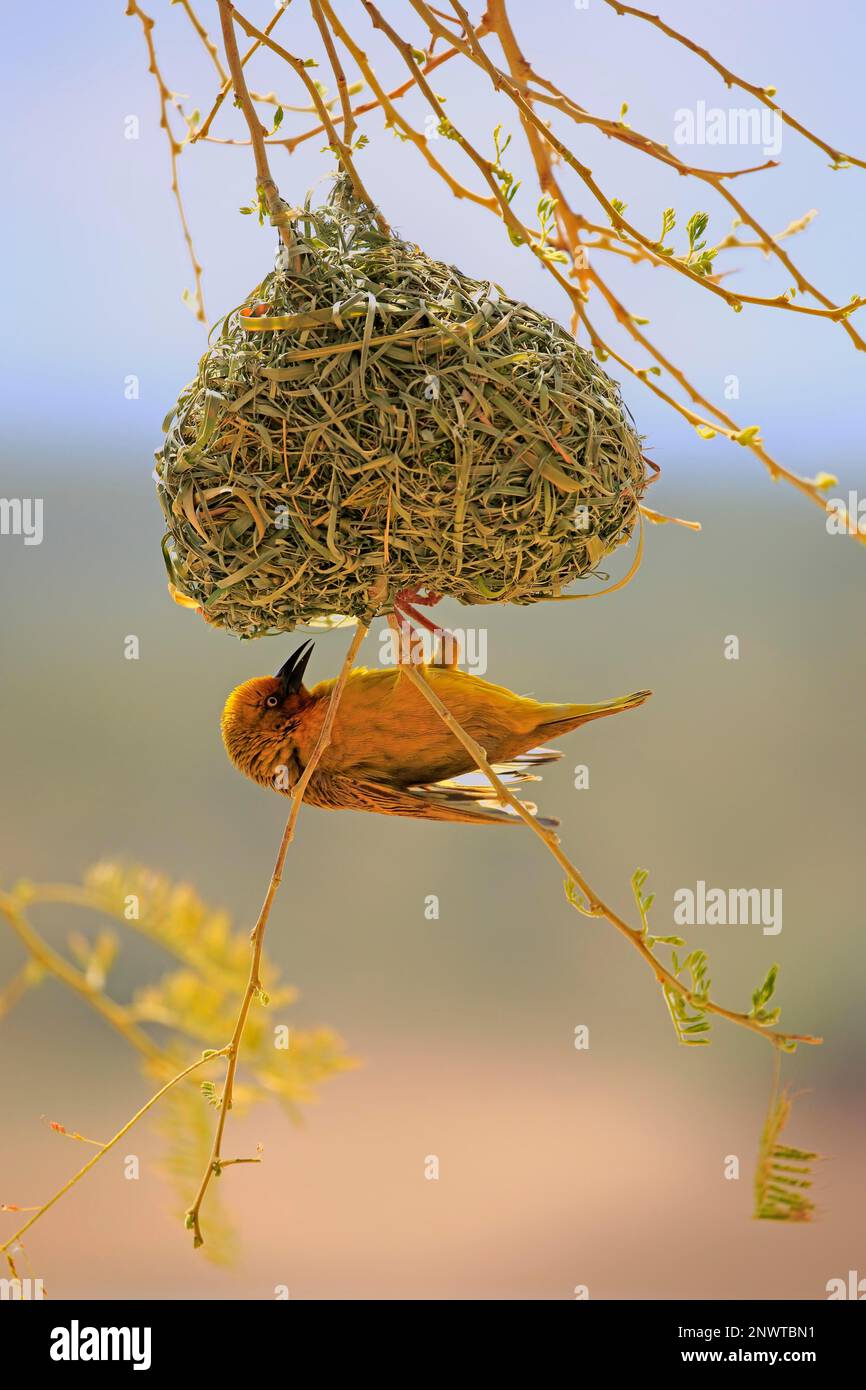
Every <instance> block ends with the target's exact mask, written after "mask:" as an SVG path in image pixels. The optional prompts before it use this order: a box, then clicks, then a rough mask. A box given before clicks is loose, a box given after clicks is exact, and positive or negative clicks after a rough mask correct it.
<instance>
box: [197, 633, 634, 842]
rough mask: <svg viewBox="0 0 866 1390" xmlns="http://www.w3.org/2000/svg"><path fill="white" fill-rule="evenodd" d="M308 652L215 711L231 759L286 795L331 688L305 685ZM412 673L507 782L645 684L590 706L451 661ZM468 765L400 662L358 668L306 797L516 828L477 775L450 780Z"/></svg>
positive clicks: (627, 702)
mask: <svg viewBox="0 0 866 1390" xmlns="http://www.w3.org/2000/svg"><path fill="white" fill-rule="evenodd" d="M312 650H313V643H312V642H305V643H304V644H303V646H301V647H299V648H298V649H297V651H295V652H293V654H292V655H291V656H290V657H289V659H288V661H287V662H286V663H285V665H284V666H281V667H280V669H279V671H278V672H277V674H276V675H275V676H256V677H254V678H253V679H252V680H248V681H245V682H244V684H243V685H239V686H238V687H237V689H236V690H233V691H232V693H231V695H230V696H229V698H228V700H227V701H226V704H225V708H224V710H223V714H222V736H223V742H224V743H225V746H226V751H227V752H228V755H229V757H230V758H231V760H232V762H233V763H234V765H235V767H237V768H238V769H239V771H241V772H243V773H244V775H245V776H247V777H251V778H252V780H253V781H254V782H258V783H260V784H261V786H263V787H270V788H272V789H274V790H276V791H280V792H283V793H285V794H286V795H290V794H291V791H292V788H293V787H294V785H295V783H296V782H297V781H298V778H299V777H300V776H301V773H302V772H303V770H304V768H305V767H306V765H307V762H308V760H309V758H310V757H311V755H312V752H313V749H314V748H315V746H316V741H317V739H318V737H319V732H320V730H321V727H322V722H323V720H324V718H325V714H326V712H327V709H328V701H329V699H330V696H331V691H332V690H333V687H334V681H332V680H329V681H322V682H321V684H319V685H316V686H314V687H313V689H312V690H308V689H307V688H306V687H305V685H304V684H303V679H304V672H305V670H306V668H307V663H308V661H309V659H310V656H311V654H312ZM421 672H422V674H423V676H424V679H425V680H426V681H427V682H428V683H429V685H430V686H431V687H432V689H433V690H434V691H435V693H436V694H437V695H438V696H439V698H440V699H441V700H442V702H443V704H445V705H446V706H447V707H448V709H449V710H450V712H451V713H452V714H453V715H454V717H455V719H456V720H457V721H458V723H459V724H461V725H462V726H463V728H464V729H465V730H466V732H467V733H468V734H470V735H471V736H472V738H474V739H475V740H476V741H477V742H478V743H480V745H481V747H482V748H484V749H485V750H486V753H487V759H488V761H489V762H490V763H491V764H492V765H493V767H494V769H495V771H496V772H497V773H498V774H499V775H501V776H503V778H504V780H506V781H507V782H509V781H510V782H513V781H529V780H532V781H535V780H537V779H536V778H535V776H534V774H533V769H534V768H536V767H537V766H539V765H540V764H542V763H547V762H551V761H553V760H554V759H555V758H558V757H560V756H561V755H560V754H559V753H558V752H557V751H556V750H555V749H550V748H539V747H538V746H537V745H538V744H539V743H541V742H543V740H545V739H549V738H559V737H560V736H561V735H562V734H567V733H570V731H571V730H572V729H576V728H578V726H579V725H581V724H586V723H588V722H589V721H590V720H591V719H601V718H603V717H604V716H605V715H609V714H618V713H619V712H620V711H621V710H627V709H634V708H635V707H636V706H637V705H642V704H643V702H644V700H646V699H647V698H648V697H649V695H650V693H651V692H650V691H649V690H639V691H637V692H636V693H635V694H634V695H626V696H624V697H623V698H622V699H618V700H603V701H602V702H601V703H600V704H596V705H555V704H540V703H539V702H538V701H537V700H528V699H524V698H523V697H522V696H520V695H514V694H513V693H512V692H511V691H510V690H506V689H505V688H504V687H503V686H501V685H491V684H490V683H489V682H488V681H484V680H481V679H480V678H479V677H478V676H470V675H467V674H466V673H464V672H462V671H458V670H457V669H456V667H454V666H437V665H430V666H423V667H421ZM472 772H477V769H476V767H475V764H474V762H473V761H472V759H471V758H470V756H469V754H468V753H467V752H466V750H465V748H464V747H463V746H462V744H461V743H459V742H458V740H457V739H456V738H455V736H454V734H453V733H451V731H450V730H449V729H448V728H447V727H446V726H445V724H444V723H443V722H442V720H441V719H440V718H439V715H438V714H437V713H436V711H435V710H434V709H432V708H431V706H430V705H429V704H428V702H427V701H426V700H425V699H424V697H423V695H422V694H421V693H420V691H419V690H417V689H416V687H415V686H414V685H412V683H411V682H410V680H409V679H408V677H407V676H406V675H405V674H403V673H402V671H401V669H400V667H399V666H396V667H388V668H383V669H381V670H374V671H369V670H367V669H365V668H364V667H358V668H356V669H355V670H353V671H351V672H350V673H349V677H348V680H347V681H346V685H345V688H344V690H343V695H342V699H341V700H340V704H339V706H338V708H337V713H336V717H335V720H334V725H333V729H332V734H331V742H330V744H329V746H328V747H327V748H326V750H325V752H324V754H323V756H322V759H321V761H320V762H319V763H318V764H317V766H316V770H315V772H314V773H313V775H312V777H311V778H310V782H309V785H308V786H307V789H306V791H305V793H304V800H305V801H308V802H310V803H311V804H312V805H314V806H321V807H324V808H326V809H330V810H354V811H378V812H379V813H380V814H382V815H387V816H414V817H416V818H418V819H422V820H437V821H462V822H464V823H467V824H472V825H519V824H520V823H521V822H520V819H519V817H517V816H515V815H514V814H513V813H512V812H511V811H510V810H504V809H502V808H501V807H500V806H499V805H498V803H497V802H496V794H495V792H494V791H493V789H492V788H491V787H490V784H489V783H488V781H487V779H486V778H485V777H483V776H482V775H481V774H477V776H478V779H479V780H478V782H477V784H475V785H473V784H472V783H471V782H461V781H457V780H456V779H458V778H463V777H464V776H465V774H467V773H472ZM491 798H492V800H491ZM533 809H534V808H533ZM542 823H544V822H542ZM547 824H555V822H547Z"/></svg>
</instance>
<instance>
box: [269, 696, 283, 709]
mask: <svg viewBox="0 0 866 1390" xmlns="http://www.w3.org/2000/svg"><path fill="white" fill-rule="evenodd" d="M279 703H280V701H279V696H277V695H269V696H268V698H267V699H266V700H265V708H266V709H276V707H277V705H278V704H279Z"/></svg>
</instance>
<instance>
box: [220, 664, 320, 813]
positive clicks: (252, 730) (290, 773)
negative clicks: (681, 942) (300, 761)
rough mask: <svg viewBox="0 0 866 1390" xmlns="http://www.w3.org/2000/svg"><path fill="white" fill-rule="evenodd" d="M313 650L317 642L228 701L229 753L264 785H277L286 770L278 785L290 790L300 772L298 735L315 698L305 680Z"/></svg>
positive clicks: (245, 685) (246, 683) (224, 724)
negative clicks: (295, 754) (296, 760)
mask: <svg viewBox="0 0 866 1390" xmlns="http://www.w3.org/2000/svg"><path fill="white" fill-rule="evenodd" d="M312 652H313V643H312V642H305V643H304V644H303V646H301V647H298V648H297V650H296V651H294V652H292V655H291V656H290V657H289V659H288V661H286V662H285V663H284V664H283V665H282V666H281V667H280V669H279V671H278V672H277V674H276V675H275V676H254V677H253V678H252V680H248V681H244V683H243V685H239V686H237V688H236V689H235V690H233V691H232V693H231V695H230V696H229V698H228V699H227V700H226V703H225V707H224V709H223V712H222V720H221V729H222V736H223V743H224V744H225V746H226V752H227V753H228V755H229V757H230V758H231V760H232V762H233V763H234V765H235V767H237V768H238V769H239V771H241V772H243V773H244V774H245V776H247V777H251V778H252V779H253V781H254V782H260V783H262V785H263V786H269V787H273V786H275V785H276V782H275V776H276V775H277V773H278V771H279V770H282V769H285V782H284V784H283V785H282V786H280V787H278V788H277V789H278V790H288V789H290V788H291V786H292V785H293V784H294V782H295V781H296V780H297V778H298V776H299V775H300V771H301V769H300V767H299V766H297V765H295V766H294V767H293V766H292V761H293V752H294V745H293V740H292V733H293V731H294V729H295V728H296V727H297V724H298V720H299V718H300V716H301V713H302V712H303V709H304V707H305V705H307V703H308V702H309V699H310V694H309V691H308V690H307V689H306V687H305V686H304V683H303V682H304V672H305V670H306V669H307V663H308V661H309V660H310V657H311V655H312Z"/></svg>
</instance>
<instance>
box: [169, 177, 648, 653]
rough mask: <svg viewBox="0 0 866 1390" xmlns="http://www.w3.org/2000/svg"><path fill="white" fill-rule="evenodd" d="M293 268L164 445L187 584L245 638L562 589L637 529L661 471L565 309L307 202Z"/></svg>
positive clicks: (258, 297)
mask: <svg viewBox="0 0 866 1390" xmlns="http://www.w3.org/2000/svg"><path fill="white" fill-rule="evenodd" d="M292 226H293V234H294V236H295V238H296V246H295V248H294V250H293V252H292V255H291V256H289V255H288V254H287V253H286V252H285V251H283V253H282V257H281V256H280V255H278V263H279V261H280V260H281V259H282V260H283V261H284V262H288V265H287V268H285V269H277V270H275V271H273V272H272V273H271V274H269V275H266V276H265V278H264V280H263V281H262V282H261V284H260V285H258V286H257V288H256V289H255V290H254V291H253V293H252V294H251V295H250V296H249V298H248V300H247V301H246V302H245V304H243V305H241V306H240V307H239V308H237V309H233V310H232V311H231V312H230V313H229V314H227V315H226V317H225V318H224V319H223V320H222V321H221V323H219V324H218V325H217V326H216V328H215V329H214V330H213V333H212V336H211V345H210V347H209V348H208V350H207V352H206V353H205V355H204V356H203V357H202V359H201V361H200V363H199V366H198V371H197V374H196V376H195V379H194V380H193V381H192V382H191V383H190V384H189V385H188V386H187V387H186V388H185V389H184V390H183V392H182V393H181V395H180V398H179V400H178V402H177V404H176V406H175V407H174V409H173V410H172V412H171V414H170V415H169V417H168V419H167V421H166V425H165V429H166V439H165V444H164V447H163V448H162V450H161V451H160V452H159V453H158V454H157V456H156V457H157V479H158V490H159V497H160V501H161V504H162V507H163V511H164V513H165V517H166V522H167V527H168V534H167V536H166V538H165V541H164V543H163V552H164V554H165V556H166V561H167V564H168V566H169V573H170V576H171V579H172V581H173V583H174V585H175V586H176V588H177V589H178V590H179V591H180V593H181V594H183V595H185V596H187V597H188V598H190V599H193V600H195V601H196V602H197V603H198V604H199V605H201V607H202V610H203V612H204V614H205V616H206V617H207V619H208V620H209V621H210V622H212V623H215V624H216V625H218V626H221V627H225V628H228V629H229V630H230V631H232V632H234V633H235V634H237V635H238V636H241V637H254V636H258V635H261V634H263V633H268V632H286V631H290V630H291V629H292V628H294V627H295V626H296V625H297V624H299V623H308V622H311V621H313V622H315V621H317V620H319V621H321V620H324V619H326V618H327V617H328V616H329V615H333V614H346V615H353V616H355V617H367V616H370V614H371V612H373V611H375V612H388V611H391V609H392V608H393V605H394V600H395V598H396V597H397V596H398V595H399V594H400V593H401V591H404V590H409V591H412V592H414V593H415V594H417V593H418V591H419V590H425V591H426V592H427V593H430V592H435V593H437V594H442V595H448V596H450V597H452V598H455V599H458V600H459V601H460V602H461V603H464V604H476V603H499V602H509V603H534V602H537V601H538V600H541V599H546V598H550V597H555V596H558V595H559V594H560V593H561V592H562V590H563V589H564V588H565V587H566V586H567V585H569V584H570V583H572V581H574V580H576V579H578V578H580V577H581V576H584V575H587V574H590V573H592V572H594V571H596V570H597V568H598V566H599V564H600V562H601V560H602V558H603V557H604V556H605V555H607V554H609V552H610V551H612V550H613V549H614V548H615V547H616V546H618V545H620V544H622V543H623V542H624V541H625V540H627V539H628V537H629V535H630V534H631V531H632V528H633V526H634V524H635V520H636V517H637V507H638V502H639V501H640V498H641V496H642V494H643V491H644V489H645V487H646V483H647V468H646V464H645V460H644V459H643V457H642V454H641V444H640V439H639V437H638V435H637V434H636V432H635V430H634V427H633V425H632V423H631V421H630V418H629V417H628V415H627V413H626V411H625V408H624V406H623V404H622V401H621V399H620V395H619V391H618V388H617V387H616V385H615V383H614V382H612V381H611V380H610V378H609V377H608V376H606V374H605V373H604V372H603V371H602V370H601V368H600V367H599V366H598V364H597V363H596V362H595V360H594V359H593V357H592V356H591V355H590V354H589V353H588V352H586V351H585V350H584V349H583V348H581V347H579V346H578V345H577V344H576V343H575V342H574V340H573V339H572V338H571V337H570V335H569V334H568V333H567V332H566V331H565V329H564V328H562V327H561V326H560V325H559V324H557V323H555V322H554V321H553V320H551V319H549V318H548V317H546V315H544V314H542V313H539V312H537V311H536V310H534V309H532V308H530V307H529V306H528V305H526V304H522V303H519V302H517V301H515V300H513V299H510V298H509V297H508V296H507V295H506V294H504V293H503V291H502V290H501V289H499V288H498V287H497V286H496V285H494V284H492V283H490V282H484V281H480V280H474V279H472V278H470V277H469V276H467V275H464V274H462V273H461V272H460V271H458V270H456V269H455V268H454V267H453V266H447V265H443V264H441V263H440V262H438V261H433V260H431V259H430V258H429V256H426V255H425V254H424V252H423V251H421V250H419V248H418V247H417V246H414V245H411V244H410V243H407V242H405V241H401V240H399V239H398V238H396V237H394V236H391V235H387V234H384V233H382V232H381V231H380V230H379V228H378V227H377V226H376V225H375V223H374V221H373V218H372V215H371V214H370V213H369V212H368V211H367V210H366V209H362V208H359V207H358V206H357V204H354V203H352V201H351V200H350V199H347V198H346V197H345V196H344V195H343V196H340V197H337V196H334V197H332V199H331V201H330V202H329V203H328V204H327V205H326V206H325V207H322V208H319V209H315V210H313V209H311V208H309V207H306V208H304V209H303V210H296V211H294V212H293V213H292Z"/></svg>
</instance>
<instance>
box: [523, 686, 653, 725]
mask: <svg viewBox="0 0 866 1390" xmlns="http://www.w3.org/2000/svg"><path fill="white" fill-rule="evenodd" d="M650 695H652V691H651V690H636V691H635V692H634V693H633V694H631V695H618V696H616V697H615V698H614V699H613V700H600V701H599V702H598V703H597V704H594V705H559V706H557V710H558V713H557V715H556V716H555V717H554V718H553V719H548V720H545V722H544V723H543V724H542V725H541V728H542V730H546V731H548V732H549V733H551V734H564V733H568V732H569V730H570V729H577V728H579V727H580V725H581V724H588V723H589V722H590V721H591V720H592V719H604V718H605V717H606V716H607V715H609V714H621V713H622V712H623V711H624V710H627V709H637V708H638V706H639V705H642V704H643V703H644V701H645V700H648V699H649V697H650Z"/></svg>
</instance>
